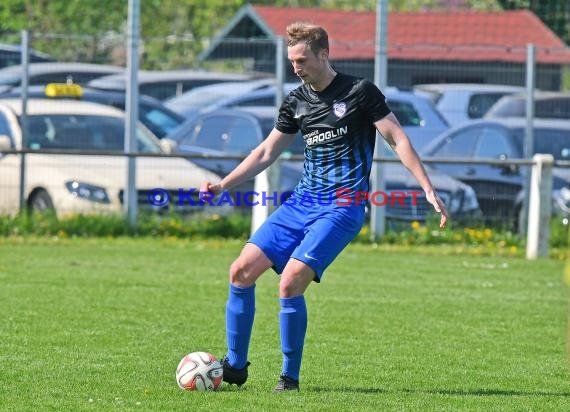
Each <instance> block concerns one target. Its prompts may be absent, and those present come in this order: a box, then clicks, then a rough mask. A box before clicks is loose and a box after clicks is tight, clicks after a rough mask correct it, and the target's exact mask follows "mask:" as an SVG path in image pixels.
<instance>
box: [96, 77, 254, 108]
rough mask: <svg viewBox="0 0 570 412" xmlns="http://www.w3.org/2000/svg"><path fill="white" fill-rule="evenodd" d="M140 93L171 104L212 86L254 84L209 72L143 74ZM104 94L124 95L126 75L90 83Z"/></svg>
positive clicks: (240, 78)
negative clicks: (104, 92) (113, 92)
mask: <svg viewBox="0 0 570 412" xmlns="http://www.w3.org/2000/svg"><path fill="white" fill-rule="evenodd" d="M137 76H138V83H139V93H141V94H146V95H147V96H152V97H154V98H155V99H158V100H162V101H164V100H167V99H169V98H171V97H174V96H180V95H181V94H182V93H184V92H186V91H188V90H191V89H192V88H194V87H198V86H204V85H206V84H212V83H222V82H230V81H232V82H233V81H246V80H252V76H251V75H248V74H242V73H227V72H213V71H206V70H163V71H158V70H157V71H147V70H139V72H138V74H137ZM88 86H89V87H91V88H94V89H100V90H114V91H118V92H122V93H124V92H125V91H126V88H127V77H126V73H124V72H123V73H118V74H113V75H109V76H104V77H101V78H98V79H95V80H93V81H90V82H89V83H88Z"/></svg>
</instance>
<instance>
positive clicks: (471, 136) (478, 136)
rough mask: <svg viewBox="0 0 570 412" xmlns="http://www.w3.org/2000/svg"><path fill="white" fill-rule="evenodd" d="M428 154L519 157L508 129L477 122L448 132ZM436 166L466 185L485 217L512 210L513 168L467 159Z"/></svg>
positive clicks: (516, 182)
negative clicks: (474, 194) (474, 196)
mask: <svg viewBox="0 0 570 412" xmlns="http://www.w3.org/2000/svg"><path fill="white" fill-rule="evenodd" d="M431 156H433V157H436V158H451V159H453V158H461V159H463V160H469V159H472V160H482V159H486V160H488V159H497V160H498V159H512V158H516V157H519V156H520V154H519V153H518V150H517V147H516V145H515V144H514V137H513V136H512V134H511V133H510V132H509V131H508V129H506V128H503V127H499V126H496V125H489V124H485V123H479V124H476V125H472V126H469V127H463V128H460V129H458V130H457V131H456V132H454V133H452V134H450V135H449V136H448V137H447V138H446V139H445V140H444V141H443V142H442V144H441V145H440V146H439V147H438V148H436V149H435V150H434V151H433V152H432V153H431ZM436 167H437V168H438V169H439V170H441V171H443V172H445V173H447V174H450V175H451V176H453V177H455V178H456V179H459V180H461V181H462V182H464V183H466V184H468V185H470V186H471V187H472V188H473V190H475V193H476V194H477V200H478V201H479V205H480V207H481V210H482V212H483V214H484V215H485V217H487V218H488V220H489V221H493V220H495V221H496V220H497V219H504V218H505V217H508V216H510V215H511V214H512V213H513V203H514V201H515V198H516V194H517V193H518V192H519V191H520V188H521V179H522V178H521V175H520V171H519V170H518V169H517V168H510V167H503V166H496V165H487V164H477V163H469V162H461V163H453V164H438V165H436Z"/></svg>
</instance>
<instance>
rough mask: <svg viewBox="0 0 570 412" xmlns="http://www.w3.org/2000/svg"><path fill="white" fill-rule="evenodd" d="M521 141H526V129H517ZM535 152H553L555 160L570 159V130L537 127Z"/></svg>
mask: <svg viewBox="0 0 570 412" xmlns="http://www.w3.org/2000/svg"><path fill="white" fill-rule="evenodd" d="M516 134H517V139H518V141H519V142H523V141H524V136H525V131H524V130H523V129H518V130H517V131H516ZM533 153H545V154H551V155H552V156H553V157H554V160H569V159H570V130H564V129H535V130H534V151H533Z"/></svg>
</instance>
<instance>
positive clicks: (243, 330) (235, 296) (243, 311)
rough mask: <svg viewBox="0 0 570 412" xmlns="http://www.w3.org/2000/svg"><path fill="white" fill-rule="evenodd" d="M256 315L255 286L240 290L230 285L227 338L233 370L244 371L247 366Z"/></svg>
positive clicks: (227, 306)
mask: <svg viewBox="0 0 570 412" xmlns="http://www.w3.org/2000/svg"><path fill="white" fill-rule="evenodd" d="M254 315H255V285H253V286H250V287H248V288H240V287H239V286H234V285H232V284H230V291H229V296H228V301H227V303H226V338H227V343H228V353H227V354H226V356H227V357H228V362H229V363H230V366H231V367H232V368H236V369H242V368H244V367H245V365H246V364H247V353H248V350H249V339H250V337H251V329H252V328H253V317H254Z"/></svg>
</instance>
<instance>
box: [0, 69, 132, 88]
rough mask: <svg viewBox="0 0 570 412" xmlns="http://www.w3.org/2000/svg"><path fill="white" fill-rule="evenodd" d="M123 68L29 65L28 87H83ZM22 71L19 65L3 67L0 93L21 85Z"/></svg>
mask: <svg viewBox="0 0 570 412" xmlns="http://www.w3.org/2000/svg"><path fill="white" fill-rule="evenodd" d="M124 70H125V69H124V68H123V67H118V66H111V65H105V64H92V63H73V62H51V63H30V64H29V70H28V85H29V86H33V85H43V86H45V85H46V84H48V83H69V82H72V83H75V84H80V85H85V84H86V83H87V82H89V81H90V80H93V79H96V78H97V77H101V76H106V75H109V74H115V73H121V72H123V71H124ZM23 75H24V70H23V68H22V66H21V65H17V66H10V67H5V68H3V69H1V70H0V93H2V92H5V91H9V90H10V89H12V88H16V87H20V86H21V85H22V76H23Z"/></svg>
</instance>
